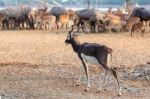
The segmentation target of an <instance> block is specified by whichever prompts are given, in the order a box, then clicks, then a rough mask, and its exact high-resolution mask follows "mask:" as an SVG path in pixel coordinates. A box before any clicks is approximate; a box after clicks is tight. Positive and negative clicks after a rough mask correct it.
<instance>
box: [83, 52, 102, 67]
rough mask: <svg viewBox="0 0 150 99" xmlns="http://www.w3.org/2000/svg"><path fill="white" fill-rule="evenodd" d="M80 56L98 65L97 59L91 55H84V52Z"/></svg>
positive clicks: (85, 60)
mask: <svg viewBox="0 0 150 99" xmlns="http://www.w3.org/2000/svg"><path fill="white" fill-rule="evenodd" d="M81 57H82V58H83V60H84V62H87V63H90V64H93V65H100V64H99V62H98V60H97V59H96V58H95V57H92V56H86V55H84V54H81Z"/></svg>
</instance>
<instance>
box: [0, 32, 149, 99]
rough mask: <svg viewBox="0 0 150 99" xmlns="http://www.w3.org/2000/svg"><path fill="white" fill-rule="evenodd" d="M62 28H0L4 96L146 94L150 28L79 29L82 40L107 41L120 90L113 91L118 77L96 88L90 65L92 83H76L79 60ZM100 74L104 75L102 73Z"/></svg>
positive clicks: (80, 98) (100, 98)
mask: <svg viewBox="0 0 150 99" xmlns="http://www.w3.org/2000/svg"><path fill="white" fill-rule="evenodd" d="M65 38H66V33H52V32H49V31H24V30H22V31H0V95H1V96H2V97H3V98H4V99H118V98H119V99H121V98H122V99H127V98H129V99H149V97H150V86H149V85H150V33H146V34H145V37H141V36H139V35H135V36H134V37H130V35H129V33H110V34H108V33H106V34H104V33H103V34H82V35H80V36H79V40H80V41H81V42H95V43H99V44H105V45H107V46H109V47H111V48H112V49H113V59H112V63H111V65H112V66H113V67H117V71H118V74H119V80H120V82H121V87H122V91H123V95H122V96H121V97H117V92H116V88H117V85H116V81H115V79H114V78H113V77H112V76H111V75H109V77H108V78H107V82H106V84H105V85H104V87H103V90H102V91H101V92H100V93H96V81H97V76H96V75H97V74H98V73H99V71H100V70H99V68H98V67H97V66H92V65H91V66H90V74H91V75H90V79H91V84H92V88H91V90H90V91H89V92H85V91H84V89H85V84H86V78H85V75H83V76H82V79H81V85H80V86H75V84H76V83H75V82H76V79H77V77H78V76H79V75H80V74H81V73H80V67H81V66H82V64H81V63H80V61H79V59H78V57H77V55H76V54H75V53H74V52H73V50H72V48H71V46H69V45H68V46H66V45H65V44H64V40H65ZM101 76H102V75H101Z"/></svg>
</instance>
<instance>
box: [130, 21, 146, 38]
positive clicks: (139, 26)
mask: <svg viewBox="0 0 150 99" xmlns="http://www.w3.org/2000/svg"><path fill="white" fill-rule="evenodd" d="M144 31H145V29H144V27H143V23H142V22H138V23H135V24H133V25H132V28H131V36H133V33H134V32H141V33H142V36H144Z"/></svg>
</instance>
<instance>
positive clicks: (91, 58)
mask: <svg viewBox="0 0 150 99" xmlns="http://www.w3.org/2000/svg"><path fill="white" fill-rule="evenodd" d="M65 43H66V44H71V45H72V48H73V50H74V52H75V53H77V55H78V57H79V59H80V60H81V62H82V64H83V66H84V70H85V74H86V77H87V87H86V89H85V91H88V90H89V88H90V80H89V72H88V66H87V64H88V63H90V64H94V65H98V66H99V67H100V68H101V67H102V68H103V69H104V70H106V72H105V77H104V80H103V83H102V84H104V83H105V79H106V76H107V71H109V72H110V73H111V74H112V75H113V76H114V77H115V78H116V80H117V84H118V87H119V94H118V95H121V87H120V84H119V81H118V78H117V73H116V71H115V70H114V69H112V68H111V67H110V66H109V62H110V58H111V57H110V56H112V49H111V48H109V47H107V46H105V45H99V44H96V43H83V44H80V42H79V41H78V40H77V36H76V34H75V33H72V31H69V32H68V35H67V39H66V40H65ZM100 90H101V87H100V86H99V87H98V89H97V93H99V92H100Z"/></svg>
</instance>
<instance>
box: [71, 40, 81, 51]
mask: <svg viewBox="0 0 150 99" xmlns="http://www.w3.org/2000/svg"><path fill="white" fill-rule="evenodd" d="M71 45H72V47H73V50H74V51H75V52H78V49H79V47H80V43H79V42H78V41H77V40H76V38H73V39H72V40H71Z"/></svg>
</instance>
